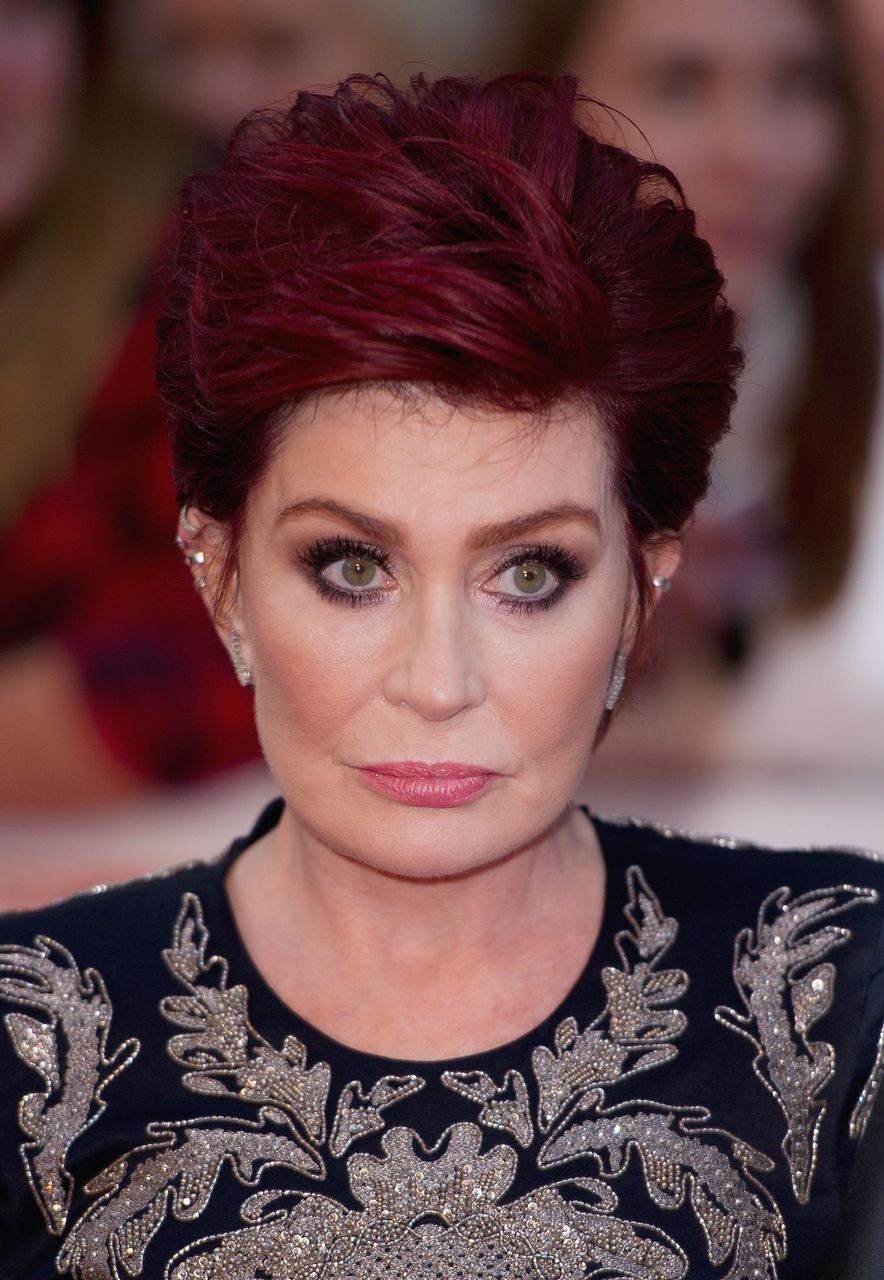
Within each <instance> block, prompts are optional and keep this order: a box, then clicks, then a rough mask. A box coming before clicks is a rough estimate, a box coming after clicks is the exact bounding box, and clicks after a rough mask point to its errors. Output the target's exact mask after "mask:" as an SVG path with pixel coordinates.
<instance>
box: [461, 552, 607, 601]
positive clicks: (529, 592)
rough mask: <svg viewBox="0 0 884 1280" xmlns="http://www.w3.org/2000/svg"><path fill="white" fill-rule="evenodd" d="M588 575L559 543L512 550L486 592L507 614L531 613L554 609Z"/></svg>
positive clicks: (490, 579)
mask: <svg viewBox="0 0 884 1280" xmlns="http://www.w3.org/2000/svg"><path fill="white" fill-rule="evenodd" d="M586 571H587V569H586V565H585V564H584V563H583V562H582V561H581V560H579V559H578V558H577V556H575V555H574V554H573V553H572V552H570V551H566V550H565V548H564V547H562V546H559V544H558V543H552V542H551V543H538V544H535V545H534V546H523V547H513V548H512V549H511V550H510V551H509V552H508V553H507V555H506V556H505V557H504V558H503V559H502V560H501V561H499V562H498V564H497V566H496V567H495V569H494V570H493V571H492V573H491V574H490V576H489V577H488V578H487V579H486V582H485V585H484V587H483V590H484V591H486V592H487V593H488V594H489V595H491V596H493V597H494V601H495V604H496V605H497V606H498V607H499V608H501V609H504V610H506V611H507V612H508V613H521V614H525V613H531V612H532V611H533V610H536V609H550V608H552V607H553V606H554V605H555V604H556V603H557V602H558V601H559V600H561V599H562V598H563V597H564V596H565V594H566V593H567V592H568V591H569V589H570V588H571V587H572V586H573V585H574V583H575V582H579V581H580V579H581V578H583V577H585V575H586Z"/></svg>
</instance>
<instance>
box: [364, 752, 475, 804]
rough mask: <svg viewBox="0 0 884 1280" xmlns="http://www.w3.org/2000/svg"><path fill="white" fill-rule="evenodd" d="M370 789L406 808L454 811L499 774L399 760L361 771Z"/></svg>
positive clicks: (467, 766) (471, 766) (462, 766)
mask: <svg viewBox="0 0 884 1280" xmlns="http://www.w3.org/2000/svg"><path fill="white" fill-rule="evenodd" d="M359 775H360V777H361V778H362V780H363V782H365V784H366V786H369V787H371V789H372V790H373V791H378V792H380V793H381V794H382V795H387V796H393V797H394V798H395V799H397V800H400V801H402V803H403V804H412V805H419V806H422V807H424V808H431V809H453V808H455V807H456V806H457V805H461V804H466V803H467V801H468V800H472V799H473V798H474V796H478V795H480V794H481V793H482V792H483V791H485V790H486V789H487V788H488V787H489V785H490V784H491V781H492V779H494V778H496V777H497V774H496V773H494V772H493V770H491V769H483V768H482V767H481V766H480V765H476V764H457V763H455V762H451V761H448V762H445V763H441V764H425V763H424V762H423V761H421V760H397V761H394V762H391V763H389V764H372V765H366V766H365V767H364V768H361V769H360V770H359Z"/></svg>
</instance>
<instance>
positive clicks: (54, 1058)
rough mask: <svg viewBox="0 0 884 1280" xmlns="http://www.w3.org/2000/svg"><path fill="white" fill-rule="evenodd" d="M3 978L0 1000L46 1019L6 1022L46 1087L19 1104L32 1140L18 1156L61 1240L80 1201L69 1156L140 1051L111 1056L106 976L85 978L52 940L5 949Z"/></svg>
mask: <svg viewBox="0 0 884 1280" xmlns="http://www.w3.org/2000/svg"><path fill="white" fill-rule="evenodd" d="M0 975H2V976H0V997H3V998H4V999H6V1000H8V1001H10V1003H12V1004H16V1005H20V1006H22V1007H23V1008H26V1009H34V1010H36V1011H37V1012H38V1013H41V1014H44V1015H45V1018H46V1020H44V1019H43V1018H33V1017H31V1016H30V1014H26V1013H8V1014H7V1015H6V1017H5V1018H4V1022H5V1023H6V1030H7V1032H8V1034H9V1038H10V1039H11V1041H12V1046H13V1048H14V1049H15V1052H16V1054H17V1055H18V1057H19V1058H20V1059H21V1061H22V1062H23V1063H24V1064H25V1066H28V1067H31V1068H32V1070H34V1071H36V1072H37V1074H38V1075H39V1076H40V1077H41V1079H42V1080H43V1084H44V1086H45V1090H44V1092H43V1093H29V1094H26V1095H25V1096H24V1097H23V1098H22V1100H21V1103H20V1104H19V1109H18V1123H19V1128H20V1129H21V1130H22V1132H23V1133H24V1134H26V1136H27V1138H28V1141H27V1142H25V1143H23V1144H22V1146H21V1147H20V1148H19V1150H20V1152H21V1158H22V1161H23V1162H24V1166H25V1172H26V1174H27V1177H28V1182H29V1183H30V1186H31V1190H32V1192H33V1194H34V1197H35V1199H36V1201H37V1205H38V1207H39V1209H40V1212H41V1213H42V1215H43V1218H44V1220H45V1222H46V1226H47V1227H48V1229H49V1231H51V1232H52V1234H53V1235H60V1234H61V1233H62V1231H63V1230H64V1228H65V1224H66V1223H67V1219H68V1214H69V1212H70V1207H71V1201H72V1199H73V1194H74V1184H73V1180H72V1179H71V1176H70V1174H69V1173H68V1171H67V1167H66V1159H67V1153H68V1150H69V1148H70V1147H71V1145H72V1143H73V1142H74V1140H75V1139H76V1138H78V1137H79V1136H80V1134H81V1133H83V1132H84V1130H86V1129H87V1128H88V1127H89V1126H90V1125H92V1124H94V1123H95V1121H96V1120H97V1119H98V1118H99V1117H100V1115H101V1114H102V1112H103V1111H104V1109H105V1107H106V1106H107V1102H106V1101H105V1098H104V1091H105V1089H106V1088H107V1086H108V1085H109V1084H110V1083H111V1081H112V1080H114V1079H115V1078H116V1077H117V1076H118V1075H119V1074H120V1072H121V1071H125V1069H126V1067H128V1066H129V1064H130V1063H131V1062H132V1061H133V1059H134V1058H135V1056H136V1054H137V1053H138V1051H139V1049H140V1045H139V1042H138V1041H137V1040H126V1041H125V1042H124V1043H123V1044H121V1045H119V1046H118V1047H117V1048H116V1049H115V1050H114V1051H113V1052H109V1051H108V1038H109V1036H110V1024H111V1016H112V1010H111V1003H110V1000H109V999H108V994H107V990H106V989H105V985H104V981H103V979H102V977H101V974H100V973H97V972H96V970H95V969H85V970H84V971H83V972H82V973H80V971H79V969H78V968H77V965H76V962H75V961H74V958H73V956H72V955H71V954H70V952H68V951H66V950H65V948H64V947H62V946H59V944H58V943H57V942H53V941H52V940H51V939H49V938H43V937H38V938H35V939H34V945H33V947H15V946H4V947H0Z"/></svg>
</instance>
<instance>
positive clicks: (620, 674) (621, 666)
mask: <svg viewBox="0 0 884 1280" xmlns="http://www.w3.org/2000/svg"><path fill="white" fill-rule="evenodd" d="M628 661H629V654H628V653H627V652H626V650H625V649H618V650H617V654H616V656H615V658H614V666H613V668H612V670H611V683H610V684H609V685H608V696H607V698H605V710H606V711H613V710H614V708H615V707H616V705H617V703H618V701H619V699H620V694H621V693H622V692H623V685H624V683H625V681H626V664H627V662H628Z"/></svg>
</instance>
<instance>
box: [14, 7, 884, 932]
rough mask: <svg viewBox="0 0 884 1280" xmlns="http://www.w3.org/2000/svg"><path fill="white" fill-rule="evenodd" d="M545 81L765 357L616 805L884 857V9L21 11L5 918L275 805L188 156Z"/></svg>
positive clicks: (620, 760)
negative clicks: (662, 195) (695, 251)
mask: <svg viewBox="0 0 884 1280" xmlns="http://www.w3.org/2000/svg"><path fill="white" fill-rule="evenodd" d="M737 9H738V10H739V18H738V19H736V18H735V12H736V10H737ZM516 67H533V68H537V69H540V70H557V69H570V70H572V71H573V72H575V73H576V74H577V75H578V76H579V77H580V78H581V80H582V82H583V86H584V88H585V91H586V92H587V94H589V95H590V96H591V97H592V98H594V99H596V100H597V102H598V104H605V105H604V106H602V105H594V106H588V107H587V110H588V111H589V112H590V113H591V114H592V117H593V119H594V121H595V123H596V125H597V127H599V128H600V129H602V130H604V131H605V132H606V133H607V134H608V136H609V137H610V138H611V140H612V141H616V142H618V143H619V144H621V145H624V146H627V147H629V148H631V149H633V150H635V151H637V152H640V153H641V154H643V155H653V156H655V157H656V158H657V159H659V160H661V161H663V162H664V163H665V164H668V165H669V166H670V167H671V168H673V169H674V171H675V172H676V174H677V175H678V177H679V178H680V180H681V182H682V184H683V186H684V188H685V191H686V194H687V197H688V200H689V202H690V203H691V204H692V205H693V207H694V208H695V210H696V212H697V215H698V219H699V223H700V228H701V230H702V231H703V233H704V234H705V235H706V236H707V237H708V238H709V239H710V241H711V243H712V245H713V248H714V249H715V252H716V256H717V258H718V260H719V263H720V265H721V267H722V270H723V272H724V274H725V277H726V279H727V287H728V293H729V297H730V300H731V302H732V304H733V305H734V307H735V309H736V310H737V312H738V315H739V317H740V323H741V328H742V337H743V341H744V344H745V346H746V350H747V356H748V359H747V367H746V371H745V374H744V375H743V381H742V386H741V390H740V396H739V402H738V406H737V412H736V415H735V422H734V430H733V432H732V434H731V436H730V437H729V438H728V440H727V441H726V443H725V445H724V446H723V448H722V450H721V453H720V456H719V458H718V462H717V466H716V470H715V478H714V485H713V489H712V492H711V493H710V495H709V497H708V499H707V500H706V502H705V504H704V506H703V509H702V510H701V512H700V514H699V516H698V518H697V520H696V523H695V524H694V526H693V528H692V529H691V531H690V534H689V537H688V541H687V551H686V557H685V563H684V567H683V569H682V571H681V573H680V574H679V577H678V579H677V580H676V584H675V587H674V589H673V590H672V592H670V593H669V594H668V595H667V596H666V598H665V600H664V603H663V606H662V609H661V617H660V633H661V634H660V643H659V646H658V652H657V653H656V654H655V655H654V659H653V661H652V662H651V663H649V664H648V666H647V668H646V669H643V670H642V671H641V672H637V673H636V678H635V680H634V682H633V688H632V693H631V696H630V701H629V705H628V706H627V707H626V708H625V709H624V711H623V712H622V714H621V715H620V716H619V718H618V719H617V721H616V722H615V725H614V727H613V729H612V731H611V733H610V734H609V736H608V738H607V739H606V741H605V743H604V744H603V746H602V748H601V749H600V751H599V753H598V755H597V757H596V759H595V761H594V763H593V765H592V767H591V770H590V773H589V776H588V777H587V779H586V782H585V785H584V788H583V793H582V797H581V798H582V799H584V800H585V801H586V802H587V803H588V804H590V805H591V806H592V807H594V808H596V809H598V810H600V811H603V812H604V811H616V812H620V813H632V814H638V815H642V816H650V817H652V818H655V819H658V820H661V821H663V822H666V823H669V824H671V825H673V826H677V827H685V828H688V829H694V830H698V831H701V832H706V833H722V832H723V833H727V834H732V835H737V836H743V837H747V838H754V839H758V840H761V841H764V842H767V843H772V844H780V845H789V844H791V845H795V844H797V845H804V844H823V843H837V844H848V845H859V846H867V847H877V848H879V849H884V411H882V396H881V392H880V388H879V380H878V374H879V368H880V364H881V359H880V356H881V349H882V337H881V325H880V314H881V298H882V290H884V257H882V244H884V5H882V4H881V3H880V0H739V4H738V5H737V6H735V4H734V0H542V2H541V0H447V2H446V4H445V5H438V4H435V3H430V0H114V2H113V3H111V0H0V581H2V583H3V592H2V596H0V909H4V908H11V907H20V906H25V905H31V904H36V903H40V902H43V901H48V900H50V899H53V898H57V897H59V896H62V895H64V894H67V893H69V892H72V891H74V890H75V889H78V888H82V887H85V886H87V885H90V884H93V883H96V882H97V881H106V880H116V879H123V878H127V877H129V876H132V875H135V874H139V873H141V872H144V871H151V870H155V869H157V868H160V867H163V866H167V865H171V864H174V863H178V862H181V861H184V860H187V859H190V858H194V857H210V856H212V855H214V854H216V853H218V852H220V851H221V850H222V848H223V847H224V846H225V845H226V844H227V843H228V842H229V840H230V839H231V838H232V837H233V836H234V835H236V834H239V833H241V832H243V831H244V830H247V829H248V827H249V826H250V825H251V821H252V819H253V817H254V815H255V813H256V812H257V809H258V807H259V806H260V805H261V803H262V802H263V801H264V800H265V799H267V798H269V797H270V796H271V795H272V794H273V784H272V782H271V780H270V779H269V777H268V776H267V773H266V771H265V770H264V767H263V765H262V763H261V761H260V758H259V753H258V747H257V742H256V739H255V734H254V729H253V726H252V721H251V708H250V701H249V696H248V694H247V693H246V692H245V691H243V690H241V689H240V688H239V686H238V685H237V683H236V681H235V679H234V677H233V674H232V672H231V671H230V670H229V663H228V660H227V656H226V654H225V653H224V652H223V650H222V649H221V646H220V645H219V644H218V643H217V641H216V640H215V638H214V636H213V634H212V631H211V628H210V627H209V624H208V622H207V620H206V618H205V616H204V614H203V610H202V606H201V604H200V602H199V600H198V599H197V598H195V595H194V593H193V591H192V588H191V587H190V582H189V577H188V576H187V574H186V573H185V571H184V569H183V568H182V566H181V564H180V557H179V554H178V552H177V550H176V548H175V546H174V542H173V538H174V531H175V522H176V515H177V513H176V505H175V500H174V493H173V490H172V484H171V477H170V462H169V448H168V442H167V437H166V428H165V423H164V421H163V415H162V411H161V407H160V405H159V403H158V401H157V398H156V395H155V392H154V389H153V382H152V364H153V341H154V339H153V328H154V324H155V320H156V314H157V291H156V282H155V272H156V267H157V264H158V261H159V258H160V256H161V250H162V244H163V240H164V236H165V234H166V231H167V228H168V225H169V219H170V213H171V209H172V207H173V203H174V199H175V194H176V191H177V188H178V186H179V184H180V182H181V180H182V178H183V177H184V176H185V175H186V174H187V173H188V172H190V171H192V170H193V169H194V168H197V167H205V166H207V165H211V164H213V163H215V162H216V161H217V159H218V157H219V156H220V155H221V153H222V149H223V146H224V142H225V138H226V136H227V135H228V133H229V131H230V129H231V127H232V126H233V125H234V124H235V123H236V121H237V120H238V119H239V118H240V117H241V116H242V115H243V114H244V113H245V112H246V111H248V110H249V109H251V108H253V107H259V106H266V105H271V104H280V103H284V102H285V101H286V100H287V99H288V98H289V97H290V95H291V94H292V93H293V92H295V91H296V90H297V89H299V88H306V87H325V86H328V85H330V84H333V83H334V82H336V81H337V80H338V79H340V78H341V77H343V76H344V75H346V74H348V73H350V72H352V71H366V72H375V71H384V72H386V73H387V74H388V75H389V76H390V77H391V78H393V79H394V80H404V79H406V78H407V77H408V76H409V75H411V74H413V73H414V72H415V71H418V70H423V71H426V72H428V73H429V74H434V75H435V74H441V73H444V72H457V73H465V72H466V73H475V74H479V75H485V74H490V73H493V72H497V71H504V70H508V69H513V68H516Z"/></svg>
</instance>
